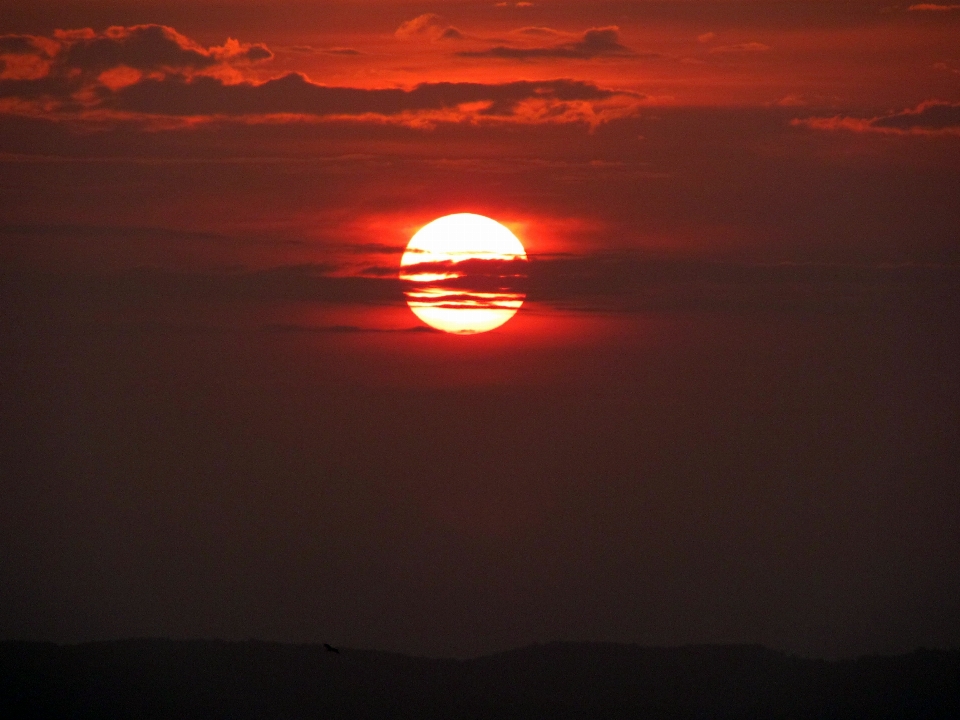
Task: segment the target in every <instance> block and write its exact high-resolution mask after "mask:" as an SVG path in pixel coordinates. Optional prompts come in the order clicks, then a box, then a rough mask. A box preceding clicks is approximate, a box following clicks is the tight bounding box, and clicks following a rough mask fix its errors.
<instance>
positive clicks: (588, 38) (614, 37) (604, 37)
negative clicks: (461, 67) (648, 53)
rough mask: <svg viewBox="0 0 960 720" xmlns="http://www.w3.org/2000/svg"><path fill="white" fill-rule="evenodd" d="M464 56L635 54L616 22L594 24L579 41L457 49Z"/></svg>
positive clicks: (538, 30) (515, 57)
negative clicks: (548, 44) (546, 44)
mask: <svg viewBox="0 0 960 720" xmlns="http://www.w3.org/2000/svg"><path fill="white" fill-rule="evenodd" d="M545 31H546V29H544V28H526V32H527V33H528V34H543V32H545ZM457 54H458V55H460V56H461V57H492V58H505V59H513V60H536V59H541V58H544V59H546V58H560V59H562V58H569V59H591V58H595V57H600V56H604V55H617V56H624V55H635V53H634V52H633V51H631V50H630V48H628V47H627V46H625V45H623V44H622V43H621V42H620V28H618V27H616V26H610V27H602V28H591V29H590V30H587V31H586V32H585V33H584V34H583V36H582V37H581V38H580V39H579V40H577V41H576V42H569V43H561V44H559V45H550V46H548V47H533V48H518V47H510V46H507V45H497V46H495V47H492V48H489V49H487V50H472V51H464V52H460V53H457Z"/></svg>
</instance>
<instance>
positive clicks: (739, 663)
mask: <svg viewBox="0 0 960 720" xmlns="http://www.w3.org/2000/svg"><path fill="white" fill-rule="evenodd" d="M0 717H3V718H11V719H12V718H97V720H103V719H108V718H138V719H141V720H143V719H147V718H177V719H187V718H205V719H208V718H230V719H231V720H238V719H245V718H257V719H258V720H262V719H272V718H277V719H279V718H284V719H288V720H289V719H292V718H418V719H431V718H445V719H460V718H463V719H470V718H478V719H479V718H551V719H553V718H611V719H612V718H756V719H759V718H837V719H840V718H843V719H847V718H853V719H856V718H960V651H958V650H950V651H946V650H917V651H915V652H913V653H910V654H906V655H899V656H883V657H865V658H859V659H856V660H842V661H824V660H811V659H802V658H796V657H789V656H786V655H784V654H782V653H778V652H774V651H772V650H768V649H765V648H763V647H759V646H752V645H703V646H687V647H677V648H647V647H639V646H634V645H617V644H608V643H550V644H547V645H534V646H532V647H528V648H523V649H519V650H513V651H509V652H504V653H499V654H496V655H491V656H487V657H481V658H477V659H472V660H449V659H445V660H441V659H426V658H413V657H406V656H403V655H397V654H391V653H383V652H374V651H364V650H350V649H347V648H340V649H339V651H338V652H331V649H328V647H326V646H325V645H285V644H280V643H267V642H257V641H248V642H221V641H169V640H126V641H116V642H96V643H87V644H82V645H56V644H53V643H31V642H3V643H0Z"/></svg>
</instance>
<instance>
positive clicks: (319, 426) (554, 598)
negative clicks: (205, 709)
mask: <svg viewBox="0 0 960 720" xmlns="http://www.w3.org/2000/svg"><path fill="white" fill-rule="evenodd" d="M0 18H3V19H2V21H0V33H2V35H0V263H2V265H0V636H2V637H6V638H24V639H50V640H58V641H77V640H86V639H97V638H117V637H130V636H166V637H224V638H247V637H254V638H262V639H280V640H289V641H315V642H323V641H327V642H332V643H334V644H343V645H346V646H355V647H369V648H377V649H389V650H399V651H403V652H410V653H423V654H432V655H461V656H463V655H473V654H477V653H481V652H489V651H492V650H497V649H503V648H508V647H514V646H518V645H522V644H526V643H530V642H533V641H548V640H554V639H570V640H579V639H584V640H615V641H623V642H639V643H647V644H678V643H692V642H760V643H764V644H767V645H769V646H771V647H775V648H778V649H785V650H789V651H794V652H802V653H811V654H819V655H824V654H831V655H833V654H840V655H849V654H855V653H861V652H878V651H900V650H909V649H913V648H914V647H916V646H918V645H927V646H956V645H957V644H958V643H960V601H958V599H957V598H960V482H958V481H960V476H958V471H957V468H958V467H960V450H958V448H960V445H958V443H957V429H958V427H960V373H958V365H957V357H960V334H958V330H960V235H958V229H960V49H958V48H960V46H958V44H957V42H956V39H957V37H960V6H958V5H953V4H949V3H948V4H939V3H938V4H914V5H910V4H908V3H902V4H890V3H887V2H848V3H832V2H814V1H806V2H768V1H764V0H758V1H756V2H733V1H731V2H722V1H715V2H708V1H705V0H689V1H686V2H639V1H633V2H629V1H622V2H602V1H601V2H590V3H585V2H572V1H570V2H566V1H562V0H556V1H550V0H543V1H542V2H534V3H514V2H511V3H496V2H472V1H470V2H467V1H465V2H458V1H450V2H433V3H430V2H424V3H420V2H410V1H408V0H395V1H393V2H389V1H387V0H369V1H361V0H357V1H355V2H349V3H347V2H343V3H326V2H311V1H309V0H296V1H291V2H286V1H281V2H269V3H268V2H260V1H259V0H224V1H219V0H218V1H217V2H213V1H212V0H211V1H209V2H207V1H200V2H198V1H196V0H191V1H190V2H187V1H186V0H179V1H178V0H159V1H157V2H149V1H148V2H133V1H129V2H121V1H116V2H99V1H97V0H58V1H57V2H47V1H46V0H38V1H34V2H30V3H24V2H14V1H13V0H0ZM455 212H474V213H481V214H484V215H488V216H490V217H493V218H495V219H497V220H499V221H501V222H503V223H505V224H506V225H508V226H509V227H510V228H511V229H512V230H513V231H514V232H515V233H516V235H517V236H518V237H519V238H520V239H521V241H522V242H523V244H524V245H525V247H526V249H527V252H528V253H529V256H530V266H529V268H530V277H529V283H528V296H527V302H526V303H525V304H524V306H523V308H522V309H521V311H520V312H519V314H518V315H517V316H516V317H515V318H514V319H513V320H511V321H510V322H509V323H507V324H506V325H504V326H503V327H502V328H500V329H498V330H495V331H493V332H490V333H487V334H483V335H477V336H471V337H461V336H452V335H447V334H444V333H437V332H430V331H428V329H427V328H425V327H424V326H423V325H422V324H420V322H419V321H418V320H417V318H416V317H415V316H414V315H413V314H412V313H411V312H410V310H409V309H408V308H407V306H406V304H405V302H404V296H403V293H402V288H401V286H400V283H399V280H398V278H397V273H398V269H399V262H400V255H401V253H402V252H403V248H404V246H405V245H406V243H407V241H408V240H409V239H410V237H411V235H412V234H413V233H414V232H415V231H416V230H417V229H418V228H419V227H421V226H422V225H424V224H425V223H427V222H429V221H430V220H433V219H434V218H436V217H439V216H441V215H445V214H448V213H455Z"/></svg>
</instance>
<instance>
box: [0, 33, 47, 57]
mask: <svg viewBox="0 0 960 720" xmlns="http://www.w3.org/2000/svg"><path fill="white" fill-rule="evenodd" d="M45 52H46V48H44V46H43V45H42V40H41V39H40V38H38V37H35V36H33V35H0V54H7V53H9V54H12V55H33V54H40V53H45Z"/></svg>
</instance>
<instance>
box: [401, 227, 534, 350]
mask: <svg viewBox="0 0 960 720" xmlns="http://www.w3.org/2000/svg"><path fill="white" fill-rule="evenodd" d="M526 265H527V253H526V251H525V250H524V248H523V244H522V243H521V242H520V241H519V240H518V239H517V236H516V235H514V234H513V233H512V232H511V231H510V230H509V229H508V228H506V227H504V226H503V225H501V224H500V223H498V222H497V221H496V220H491V219H490V218H488V217H485V216H483V215H474V214H473V213H457V214H455V215H446V216H444V217H441V218H437V219H436V220H434V221H433V222H431V223H428V224H427V225H424V226H423V227H422V228H420V230H419V231H417V233H416V234H415V235H414V236H413V237H412V238H411V239H410V243H409V244H408V245H407V249H406V251H405V252H404V253H403V257H402V258H401V259H400V279H401V280H402V281H403V282H404V286H405V288H404V294H405V295H406V297H407V304H408V305H409V306H410V309H411V310H412V311H413V313H414V314H415V315H416V316H417V317H418V318H420V319H421V320H422V321H423V322H425V323H426V324H427V325H429V326H430V327H433V328H436V329H438V330H443V331H444V332H449V333H457V334H461V335H470V334H474V333H482V332H487V331H488V330H493V329H495V328H498V327H500V326H501V325H503V324H504V323H505V322H507V321H508V320H509V319H510V318H512V317H513V316H514V315H516V313H517V310H519V309H520V306H521V305H523V301H524V299H525V297H526V295H525V294H524V293H523V292H522V287H523V284H524V281H525V280H526V276H527V273H526Z"/></svg>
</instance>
